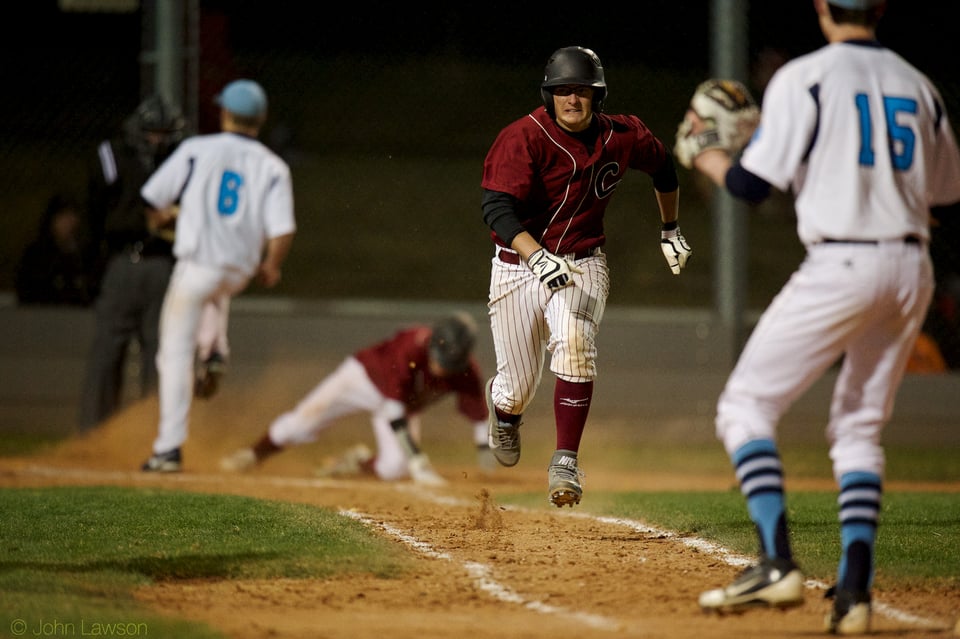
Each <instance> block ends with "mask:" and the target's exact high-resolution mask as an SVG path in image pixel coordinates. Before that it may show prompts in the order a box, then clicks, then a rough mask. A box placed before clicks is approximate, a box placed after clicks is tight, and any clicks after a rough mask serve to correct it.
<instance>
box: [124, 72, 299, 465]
mask: <svg viewBox="0 0 960 639" xmlns="http://www.w3.org/2000/svg"><path fill="white" fill-rule="evenodd" d="M217 103H218V104H219V105H220V126H221V129H222V131H221V132H220V133H215V134H211V135H202V136H197V137H194V138H190V139H187V140H185V141H184V142H183V143H181V145H180V146H179V147H178V148H177V150H176V151H175V152H174V153H173V154H172V155H171V156H170V157H169V158H168V159H167V160H166V161H165V162H164V163H163V164H162V165H161V166H160V167H159V168H158V169H157V171H156V172H155V173H154V174H153V175H152V176H151V177H150V178H149V179H148V180H147V182H146V184H144V186H143V189H142V190H141V194H142V195H143V198H144V200H146V201H147V203H148V204H149V205H150V206H151V207H152V211H151V215H152V216H153V217H154V218H155V219H156V218H162V217H164V216H166V217H171V216H172V215H173V210H175V209H172V208H171V206H172V205H173V204H174V203H175V202H176V201H178V200H179V202H180V207H179V214H178V215H177V218H176V228H177V231H176V240H175V242H174V247H173V252H174V255H175V256H176V258H177V264H176V266H175V267H174V271H173V275H172V277H171V280H170V285H169V287H168V288H167V293H166V296H165V297H164V301H163V308H162V310H161V313H160V347H159V352H158V353H157V371H158V373H159V376H160V424H159V432H158V434H157V438H156V439H155V440H154V442H153V455H152V456H151V457H150V458H149V459H148V460H147V461H146V463H144V464H143V470H144V471H148V472H175V471H178V470H180V469H181V463H182V460H181V451H180V448H181V446H182V445H183V443H184V442H185V441H186V439H187V424H188V418H189V412H190V404H191V400H192V398H193V392H194V374H193V367H194V359H195V357H196V356H197V354H199V358H200V359H201V360H202V359H205V358H207V357H209V356H210V355H211V354H212V353H213V352H217V353H219V354H220V355H221V356H223V357H224V359H228V358H229V353H230V350H229V344H228V342H227V320H228V316H229V311H230V299H231V297H233V296H234V295H237V294H239V293H240V292H241V291H243V290H244V289H245V288H246V286H247V284H248V283H249V282H250V280H251V279H252V278H253V277H255V276H256V277H257V278H258V280H259V281H260V283H261V284H262V285H264V286H267V287H272V286H275V285H276V284H278V283H279V282H280V276H281V266H282V264H283V262H284V260H285V259H286V256H287V254H288V253H289V250H290V246H291V243H292V242H293V236H294V233H295V231H296V223H295V220H294V214H293V186H292V182H291V179H290V168H289V167H288V166H287V164H286V163H285V162H284V161H283V160H282V159H280V158H279V157H278V156H277V155H275V154H274V153H273V152H272V151H270V149H268V148H267V147H266V146H264V145H263V144H262V143H260V142H259V141H258V140H257V139H256V138H257V135H259V132H260V128H261V126H262V125H263V123H264V120H265V119H266V116H267V96H266V93H264V91H263V88H262V87H261V86H260V85H259V84H257V83H256V82H254V81H252V80H236V81H234V82H231V83H230V84H228V85H227V86H226V87H225V88H224V90H223V91H222V92H221V93H220V95H219V96H218V97H217ZM157 222H158V225H163V224H165V223H167V222H166V221H164V220H162V219H157Z"/></svg>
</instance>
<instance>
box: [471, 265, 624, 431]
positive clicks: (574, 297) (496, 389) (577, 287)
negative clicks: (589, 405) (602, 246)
mask: <svg viewBox="0 0 960 639" xmlns="http://www.w3.org/2000/svg"><path fill="white" fill-rule="evenodd" d="M576 265H577V267H578V268H580V269H581V270H583V273H582V274H580V273H573V274H572V279H573V285H572V286H566V287H564V288H562V289H560V290H557V291H550V290H549V289H547V287H546V286H544V285H543V283H542V282H540V280H539V279H538V278H537V277H536V276H535V275H534V274H533V272H532V271H531V270H530V268H529V267H528V266H527V265H526V264H522V263H521V264H508V263H506V262H503V261H501V260H500V259H499V258H498V257H496V256H494V257H493V259H492V260H491V271H490V297H489V301H488V303H487V306H488V308H489V315H490V330H491V332H492V334H493V346H494V350H495V352H496V356H497V374H496V378H495V379H494V381H493V388H492V395H493V402H494V404H495V405H496V406H497V407H498V408H500V410H503V411H505V412H508V413H511V414H514V415H519V414H521V413H522V412H523V411H524V410H525V409H526V408H527V406H528V405H529V404H530V402H531V401H533V398H534V395H535V394H536V392H537V388H538V387H539V385H540V381H541V378H542V372H543V364H544V360H545V358H546V353H547V351H549V352H550V353H551V358H550V370H551V371H552V372H553V373H554V374H555V375H556V376H557V377H560V378H561V379H564V380H566V381H570V382H589V381H592V380H593V379H594V378H595V377H596V376H597V361H596V360H597V342H596V338H597V332H598V331H599V329H600V322H601V320H602V319H603V312H604V309H605V308H606V304H607V296H608V295H609V293H610V271H609V269H608V268H607V256H606V255H604V254H602V253H599V254H597V255H593V256H590V257H585V258H583V259H580V260H577V261H576Z"/></svg>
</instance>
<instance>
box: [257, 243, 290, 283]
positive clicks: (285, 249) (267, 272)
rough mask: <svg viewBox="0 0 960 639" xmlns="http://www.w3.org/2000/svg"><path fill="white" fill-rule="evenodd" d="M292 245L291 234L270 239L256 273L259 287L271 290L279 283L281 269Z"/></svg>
mask: <svg viewBox="0 0 960 639" xmlns="http://www.w3.org/2000/svg"><path fill="white" fill-rule="evenodd" d="M292 245H293V233H287V234H286V235H280V236H278V237H274V238H271V239H270V240H269V241H268V242H267V249H266V252H265V254H264V257H263V261H262V262H260V269H259V270H258V272H257V280H258V281H259V282H260V284H261V285H263V286H266V287H267V288H272V287H274V286H276V285H277V284H279V283H280V275H281V267H282V266H283V262H284V261H285V260H286V259H287V255H288V254H289V253H290V247H291V246H292Z"/></svg>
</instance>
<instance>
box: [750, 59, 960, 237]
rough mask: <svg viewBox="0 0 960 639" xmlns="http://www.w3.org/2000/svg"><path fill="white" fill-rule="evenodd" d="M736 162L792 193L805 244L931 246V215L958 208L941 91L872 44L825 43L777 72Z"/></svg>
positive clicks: (957, 160) (954, 156) (955, 163)
mask: <svg viewBox="0 0 960 639" xmlns="http://www.w3.org/2000/svg"><path fill="white" fill-rule="evenodd" d="M740 163H741V165H742V166H743V167H744V168H745V169H747V170H748V171H750V172H751V173H753V174H755V175H758V176H760V177H761V178H763V179H765V180H766V181H767V182H769V183H770V184H772V185H774V186H775V187H777V188H778V189H780V190H782V191H786V190H787V189H788V188H789V189H791V190H792V191H793V193H794V196H795V207H796V213H797V233H798V235H799V237H800V240H801V241H802V242H803V243H804V244H805V245H809V244H813V243H816V242H820V241H822V240H824V239H828V238H832V239H844V240H886V239H896V238H902V237H905V236H907V235H916V236H918V237H921V238H925V239H929V217H930V215H929V214H930V207H931V206H934V205H942V204H950V203H953V202H956V201H958V200H960V153H958V151H957V143H956V139H955V137H954V134H953V131H952V129H951V128H950V123H949V121H948V118H947V114H946V112H945V110H944V107H943V100H942V99H941V97H940V94H939V92H938V91H937V89H936V87H935V86H934V85H933V84H932V83H931V82H930V81H929V80H928V79H927V78H926V76H924V75H923V74H922V73H921V72H920V71H918V70H917V69H915V68H914V67H913V66H911V65H910V64H909V63H908V62H907V61H906V60H904V59H903V58H902V57H900V56H899V55H898V54H896V53H895V52H893V51H891V50H889V49H886V48H884V47H882V46H881V45H880V44H879V43H877V42H875V41H848V42H842V43H834V44H829V45H827V46H824V47H822V48H820V49H818V50H817V51H814V52H812V53H809V54H807V55H804V56H801V57H799V58H796V59H795V60H792V61H790V62H788V63H787V64H785V65H784V66H783V67H782V68H781V69H779V70H778V71H777V73H776V74H774V76H773V78H772V79H771V81H770V84H769V85H768V87H767V89H766V92H765V94H764V97H763V109H762V115H761V121H760V126H759V128H758V129H757V131H756V133H755V134H754V136H753V139H752V140H751V142H750V144H749V145H748V146H747V148H746V149H745V150H744V153H743V156H742V158H741V161H740Z"/></svg>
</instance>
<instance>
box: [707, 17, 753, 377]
mask: <svg viewBox="0 0 960 639" xmlns="http://www.w3.org/2000/svg"><path fill="white" fill-rule="evenodd" d="M747 6H748V0H711V3H710V29H711V42H710V73H711V75H712V76H713V77H715V78H730V79H734V80H740V81H741V82H743V83H744V84H748V82H747V80H748V73H749V68H748V64H749V63H748V55H749V42H748V31H747ZM744 207H745V205H744V204H743V203H742V202H739V201H737V200H736V199H735V198H734V197H733V196H731V195H730V194H729V193H728V192H727V191H726V190H725V189H719V188H718V189H716V193H715V197H714V199H713V223H714V233H715V242H714V245H715V246H716V252H715V255H714V266H715V268H714V273H715V275H714V277H715V280H714V291H715V292H716V310H717V314H718V315H719V317H720V322H721V326H722V329H723V331H724V333H725V337H726V338H727V342H728V345H729V349H730V351H729V361H730V362H731V364H732V363H733V362H734V361H735V360H736V358H737V356H738V355H739V353H740V348H741V346H742V345H743V341H744V337H745V329H744V319H743V316H744V306H745V304H746V284H747V257H748V249H749V247H750V243H749V220H748V219H747V215H746V211H745V210H744Z"/></svg>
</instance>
